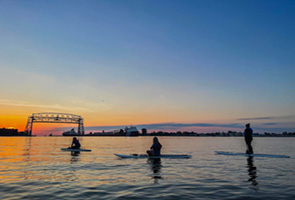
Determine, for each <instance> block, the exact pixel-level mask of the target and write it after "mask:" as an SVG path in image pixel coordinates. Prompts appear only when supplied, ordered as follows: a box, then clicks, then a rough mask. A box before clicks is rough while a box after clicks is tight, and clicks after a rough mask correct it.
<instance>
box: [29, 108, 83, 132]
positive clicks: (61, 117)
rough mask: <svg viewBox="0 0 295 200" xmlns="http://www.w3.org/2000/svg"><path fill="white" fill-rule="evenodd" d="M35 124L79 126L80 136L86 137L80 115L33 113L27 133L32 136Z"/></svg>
mask: <svg viewBox="0 0 295 200" xmlns="http://www.w3.org/2000/svg"><path fill="white" fill-rule="evenodd" d="M34 123H70V124H78V134H79V135H84V124H83V118H82V117H81V116H80V115H74V114H68V113H53V112H44V113H33V114H32V115H31V116H29V117H28V122H27V126H26V129H25V133H26V134H27V135H32V130H33V124H34Z"/></svg>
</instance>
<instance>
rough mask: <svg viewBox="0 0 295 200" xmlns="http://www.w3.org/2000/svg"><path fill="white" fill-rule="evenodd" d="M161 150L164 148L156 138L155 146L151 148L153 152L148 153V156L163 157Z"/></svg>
mask: <svg viewBox="0 0 295 200" xmlns="http://www.w3.org/2000/svg"><path fill="white" fill-rule="evenodd" d="M161 148H162V145H161V143H160V142H159V140H158V138H157V137H154V139H153V145H152V146H151V151H147V154H148V155H149V156H160V155H161Z"/></svg>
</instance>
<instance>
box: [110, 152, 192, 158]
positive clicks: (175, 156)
mask: <svg viewBox="0 0 295 200" xmlns="http://www.w3.org/2000/svg"><path fill="white" fill-rule="evenodd" d="M114 155H115V156H118V157H120V158H191V157H192V156H191V155H173V154H162V155H161V156H148V155H147V154H130V155H123V154H116V153H115V154H114Z"/></svg>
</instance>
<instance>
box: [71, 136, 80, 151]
mask: <svg viewBox="0 0 295 200" xmlns="http://www.w3.org/2000/svg"><path fill="white" fill-rule="evenodd" d="M80 147H81V144H80V142H79V140H77V138H76V137H74V138H73V142H72V145H71V149H80Z"/></svg>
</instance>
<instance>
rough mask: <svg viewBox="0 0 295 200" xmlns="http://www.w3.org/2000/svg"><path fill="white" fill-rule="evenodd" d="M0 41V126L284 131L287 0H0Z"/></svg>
mask: <svg viewBox="0 0 295 200" xmlns="http://www.w3.org/2000/svg"><path fill="white" fill-rule="evenodd" d="M0 36H1V37H0V47H1V48H0V127H16V128H18V129H19V130H20V131H23V130H24V128H25V125H26V121H27V117H28V116H29V115H31V114H32V113H36V112H60V113H73V114H78V115H81V116H82V117H83V118H84V121H85V124H84V125H85V126H86V130H87V127H89V128H88V130H90V129H91V130H92V129H93V128H97V130H99V129H100V128H101V127H103V128H104V129H107V128H108V127H109V128H113V127H120V126H125V125H144V126H147V127H148V130H166V129H169V130H195V131H202V132H206V131H211V130H240V131H242V130H243V128H244V124H245V123H246V122H251V123H252V126H253V128H254V130H257V131H261V132H262V131H273V132H281V131H295V1H293V0H291V1H286V0H277V1H271V0H266V1H263V0H253V1H252V0H247V1H246V0H222V1H220V0H201V1H198V0H192V1H189V0H185V1H180V0H178V1H173V0H160V1H158V0H157V1H153V0H97V1H94V0H83V1H75V0H62V1H60V0H58V1H54V0H50V1H38V0H30V1H14V0H2V1H0ZM167 124H168V125H170V127H169V126H167ZM204 124H205V125H204ZM154 125H155V126H154ZM44 127H45V128H46V125H43V126H40V130H41V129H44ZM52 127H53V128H54V127H55V126H52ZM37 128H38V127H37ZM47 128H48V127H47Z"/></svg>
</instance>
